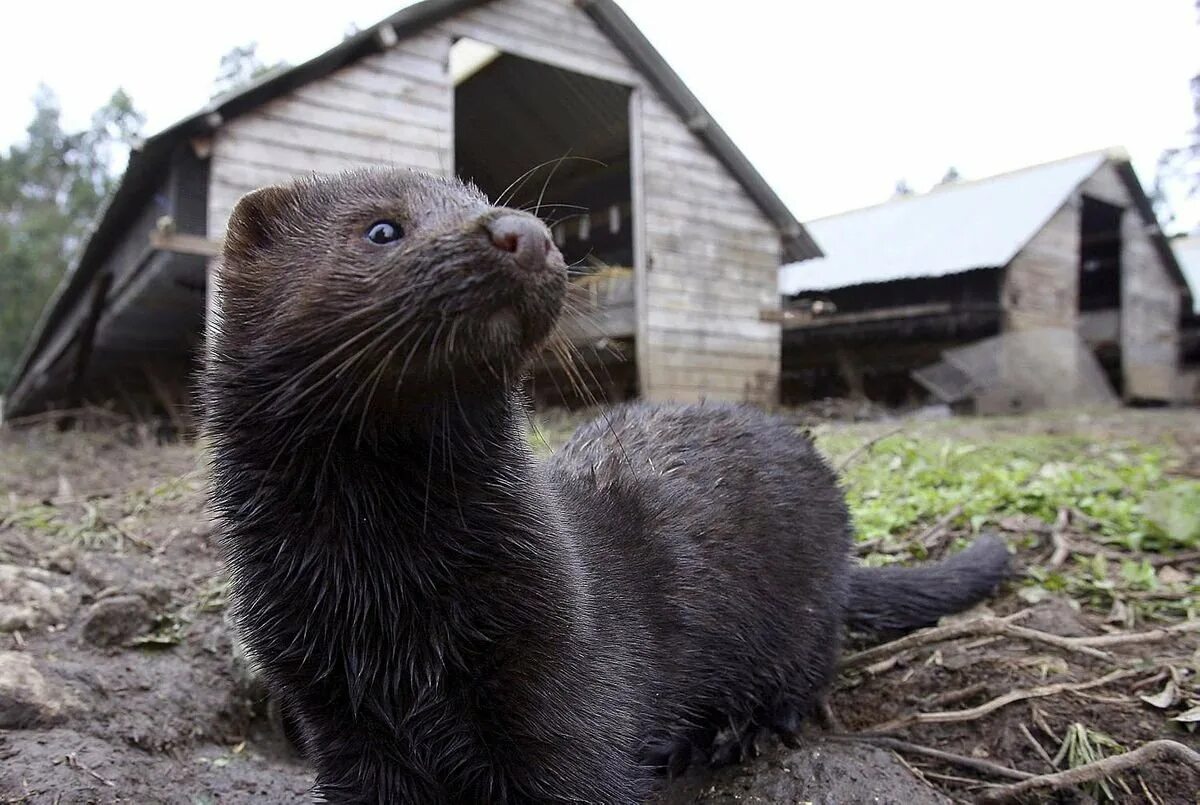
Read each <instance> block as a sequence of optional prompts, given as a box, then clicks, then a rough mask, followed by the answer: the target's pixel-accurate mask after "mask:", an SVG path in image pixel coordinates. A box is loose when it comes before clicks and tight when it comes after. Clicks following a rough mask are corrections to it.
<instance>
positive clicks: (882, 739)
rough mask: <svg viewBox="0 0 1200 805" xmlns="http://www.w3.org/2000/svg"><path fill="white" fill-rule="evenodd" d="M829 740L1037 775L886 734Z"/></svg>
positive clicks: (1012, 774) (1003, 773)
mask: <svg viewBox="0 0 1200 805" xmlns="http://www.w3.org/2000/svg"><path fill="white" fill-rule="evenodd" d="M821 737H822V738H825V739H827V740H830V741H835V742H837V743H865V744H870V745H872V746H879V747H882V748H884V749H891V750H892V751H893V752H900V753H907V754H910V755H922V756H924V757H930V758H934V759H935V760H941V761H944V762H946V763H950V764H952V765H954V766H960V767H962V768H964V769H972V770H974V771H978V772H983V773H984V774H990V775H993V776H995V777H1004V778H1006V779H1009V780H1029V779H1031V778H1033V777H1036V776H1037V775H1035V774H1031V773H1029V772H1027V771H1021V770H1019V769H1010V768H1008V767H1007V766H1001V765H1000V764H998V763H992V762H991V761H988V760H981V759H979V758H974V757H967V756H966V755H956V754H954V753H953V752H944V751H942V750H941V749H934V748H933V747H932V746H922V745H921V744H914V743H909V742H908V741H902V740H900V739H899V738H892V737H890V736H887V735H855V734H850V735H823V736H821Z"/></svg>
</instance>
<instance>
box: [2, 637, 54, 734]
mask: <svg viewBox="0 0 1200 805" xmlns="http://www.w3.org/2000/svg"><path fill="white" fill-rule="evenodd" d="M62 710H63V706H62V702H61V701H60V700H58V699H57V698H55V697H54V696H53V695H52V694H51V691H50V688H49V686H48V685H47V684H46V679H45V677H43V676H42V675H41V673H39V672H38V670H37V669H36V668H34V667H33V660H32V659H30V657H29V655H28V654H24V653H22V652H19V651H0V729H8V730H11V729H23V728H27V727H48V726H53V725H54V724H57V723H59V722H61V721H62V720H63V713H62Z"/></svg>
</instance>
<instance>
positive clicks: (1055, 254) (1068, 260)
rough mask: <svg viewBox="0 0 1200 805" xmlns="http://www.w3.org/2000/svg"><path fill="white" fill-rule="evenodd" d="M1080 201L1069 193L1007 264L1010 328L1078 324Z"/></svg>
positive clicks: (1003, 300) (1005, 304) (1005, 297)
mask: <svg viewBox="0 0 1200 805" xmlns="http://www.w3.org/2000/svg"><path fill="white" fill-rule="evenodd" d="M1079 243H1080V201H1079V196H1078V194H1075V195H1073V196H1072V197H1071V199H1070V200H1069V201H1067V203H1066V204H1064V205H1063V206H1062V208H1061V209H1059V211H1058V212H1057V213H1055V214H1054V215H1053V216H1052V217H1051V218H1050V220H1049V221H1048V222H1047V223H1046V225H1045V226H1044V227H1042V229H1041V230H1040V231H1039V232H1038V233H1037V235H1035V236H1034V237H1033V239H1032V240H1030V241H1029V243H1027V244H1026V245H1025V247H1024V248H1023V249H1021V251H1020V252H1019V253H1018V254H1017V256H1016V257H1014V258H1013V260H1012V262H1010V263H1009V264H1008V268H1007V270H1006V271H1005V272H1004V286H1003V290H1002V291H1001V297H1000V301H1001V304H1002V305H1003V307H1004V327H1005V329H1006V330H1031V329H1036V328H1041V327H1064V328H1067V329H1072V330H1073V329H1076V328H1077V327H1078V326H1079Z"/></svg>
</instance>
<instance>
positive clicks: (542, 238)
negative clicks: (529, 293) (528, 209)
mask: <svg viewBox="0 0 1200 805" xmlns="http://www.w3.org/2000/svg"><path fill="white" fill-rule="evenodd" d="M484 226H485V227H486V228H487V231H488V234H489V235H490V236H491V238H492V245H493V246H495V247H496V248H497V249H499V250H500V251H502V252H508V253H509V254H511V255H513V256H514V257H515V258H516V259H517V263H519V264H520V265H521V266H522V267H523V268H528V269H536V268H540V267H541V266H542V265H544V264H545V262H546V254H547V253H548V252H549V251H550V246H551V243H550V232H549V230H547V229H546V225H545V224H543V223H542V222H541V221H539V220H538V219H537V218H533V217H530V216H524V215H501V216H500V217H498V218H493V219H492V220H490V221H488V222H487V223H486V224H485V225H484Z"/></svg>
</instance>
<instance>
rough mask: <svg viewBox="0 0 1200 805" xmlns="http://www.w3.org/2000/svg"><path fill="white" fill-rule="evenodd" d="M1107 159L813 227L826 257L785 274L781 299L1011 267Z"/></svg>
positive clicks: (1044, 169) (936, 193)
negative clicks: (806, 293) (831, 289)
mask: <svg viewBox="0 0 1200 805" xmlns="http://www.w3.org/2000/svg"><path fill="white" fill-rule="evenodd" d="M1106 159H1107V155H1106V154H1105V153H1103V152H1095V153H1088V154H1082V155H1080V156H1075V157H1071V158H1069V159H1062V160H1059V161H1057V162H1049V163H1046V164H1044V165H1036V166H1034V167H1029V168H1024V169H1022V170H1018V171H1013V172H1012V173H1005V174H1001V175H999V176H993V177H990V178H987V179H980V180H977V181H970V182H961V183H957V184H949V185H943V186H940V187H937V188H934V189H933V190H931V191H929V192H928V193H925V194H924V195H916V196H905V197H902V198H898V199H895V200H892V201H888V202H885V203H883V204H877V205H875V206H873V207H865V208H863V209H859V210H852V211H850V212H845V213H841V214H840V215H833V216H830V217H828V218H821V219H818V220H816V221H810V222H809V223H808V229H809V232H810V233H811V234H812V236H813V237H814V238H815V239H816V241H817V243H819V244H820V246H821V250H822V251H824V252H825V257H823V258H819V259H816V260H810V261H808V262H806V263H804V264H803V265H798V264H794V265H788V266H784V267H783V269H781V270H780V272H779V286H780V291H781V292H782V293H784V294H787V295H793V294H796V293H800V292H802V291H818V290H827V289H830V288H841V287H845V286H849V285H859V284H862V283H870V282H890V281H892V280H899V279H913V278H918V277H937V276H943V275H946V274H956V273H958V272H960V271H968V270H970V269H974V268H996V267H999V266H1004V265H1007V264H1008V262H1009V261H1010V260H1012V258H1013V257H1015V256H1016V254H1017V252H1018V251H1020V250H1021V248H1022V247H1023V246H1024V245H1025V244H1026V243H1028V242H1029V241H1030V239H1032V238H1033V236H1034V235H1035V234H1037V232H1038V231H1039V230H1040V229H1041V228H1042V227H1043V226H1045V224H1046V222H1047V221H1049V220H1050V217H1051V216H1052V215H1054V213H1055V212H1057V211H1058V209H1059V208H1060V207H1061V206H1062V205H1063V203H1064V202H1065V201H1066V200H1067V198H1068V197H1070V195H1071V193H1072V192H1074V190H1075V188H1077V187H1078V186H1079V185H1080V183H1082V182H1083V181H1084V180H1085V179H1087V178H1088V177H1089V176H1091V175H1092V174H1093V173H1095V172H1096V171H1097V170H1098V169H1099V168H1100V166H1101V165H1103V164H1104V162H1105V160H1106Z"/></svg>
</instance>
